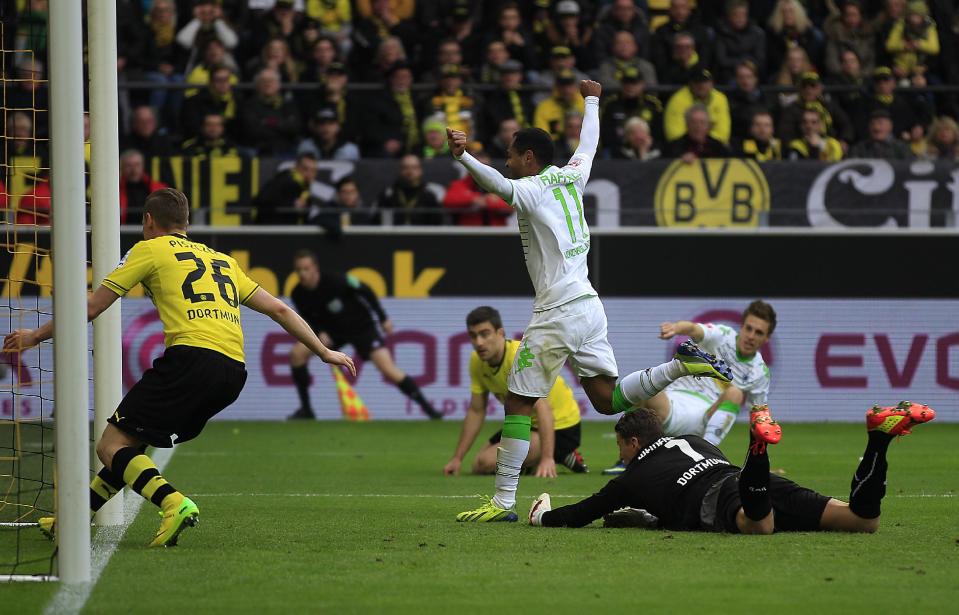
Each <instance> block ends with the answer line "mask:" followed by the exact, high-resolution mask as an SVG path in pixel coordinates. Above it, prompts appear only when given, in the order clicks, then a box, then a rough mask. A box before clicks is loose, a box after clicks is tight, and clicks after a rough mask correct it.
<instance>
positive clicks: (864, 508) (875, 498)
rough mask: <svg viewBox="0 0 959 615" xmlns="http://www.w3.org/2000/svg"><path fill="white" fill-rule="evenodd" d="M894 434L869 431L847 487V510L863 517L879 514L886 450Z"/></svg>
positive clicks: (884, 476)
mask: <svg viewBox="0 0 959 615" xmlns="http://www.w3.org/2000/svg"><path fill="white" fill-rule="evenodd" d="M893 437H894V436H890V435H889V434H887V433H883V432H881V431H870V432H869V440H868V441H867V442H866V452H865V453H863V455H862V461H860V462H859V467H858V468H857V469H856V473H855V474H854V475H853V477H852V485H850V487H849V510H851V511H852V512H853V513H855V514H856V516H858V517H862V518H863V519H875V518H876V517H878V516H879V505H880V503H881V502H882V498H883V497H884V496H885V495H886V470H887V469H888V468H889V464H887V463H886V450H887V449H888V448H889V443H890V442H892V439H893Z"/></svg>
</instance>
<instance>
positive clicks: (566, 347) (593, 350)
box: [509, 297, 619, 398]
mask: <svg viewBox="0 0 959 615" xmlns="http://www.w3.org/2000/svg"><path fill="white" fill-rule="evenodd" d="M567 359H568V360H569V362H570V364H571V365H572V367H573V372H574V373H575V374H576V375H577V376H579V377H580V378H591V377H593V376H599V375H606V376H610V377H612V378H616V377H617V376H618V374H619V371H618V370H617V369H616V357H615V356H613V347H612V346H610V345H609V341H607V339H606V310H604V309H603V302H602V301H600V300H599V297H581V298H579V299H574V300H573V301H570V302H569V303H565V304H563V305H560V306H557V307H555V308H552V309H549V310H544V311H542V312H536V313H534V314H533V319H532V320H531V321H530V323H529V327H527V328H526V332H525V333H524V334H523V341H522V342H521V343H520V348H519V350H518V351H517V352H516V356H515V357H514V359H513V367H512V369H511V370H510V374H509V390H510V392H511V393H516V394H517V395H523V396H525V397H536V398H540V397H547V396H548V395H549V391H550V389H552V388H553V383H554V382H555V381H556V376H557V375H559V371H560V370H561V369H562V368H563V365H564V364H565V363H566V361H567Z"/></svg>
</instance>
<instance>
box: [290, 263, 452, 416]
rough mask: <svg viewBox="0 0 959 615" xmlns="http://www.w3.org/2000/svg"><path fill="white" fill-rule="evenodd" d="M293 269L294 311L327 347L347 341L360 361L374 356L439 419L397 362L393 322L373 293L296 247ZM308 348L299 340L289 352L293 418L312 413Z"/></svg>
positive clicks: (375, 361)
mask: <svg viewBox="0 0 959 615" xmlns="http://www.w3.org/2000/svg"><path fill="white" fill-rule="evenodd" d="M293 268H294V269H295V270H296V273H297V274H298V275H299V276H300V283H299V284H297V285H296V287H295V288H294V289H293V292H291V293H290V298H291V299H292V300H293V305H294V306H295V307H296V311H297V312H299V314H300V316H302V317H303V320H305V321H306V322H307V323H309V325H310V326H311V327H312V328H313V330H314V331H315V332H316V334H317V336H318V337H319V338H320V339H321V340H325V342H324V343H325V344H326V345H327V346H328V347H329V348H336V349H338V348H342V347H343V346H345V345H347V344H349V345H351V346H353V349H354V350H355V351H356V353H357V354H358V355H360V357H361V358H362V359H363V360H364V361H372V362H373V364H374V365H375V366H376V369H378V370H379V371H380V373H381V374H383V376H384V377H385V378H386V379H387V380H389V381H390V382H392V383H393V384H395V385H396V386H397V387H399V389H400V390H401V391H402V392H403V394H404V395H406V396H407V397H409V398H410V399H412V400H413V401H414V402H416V403H417V404H418V405H419V407H420V408H421V409H422V410H423V413H424V414H426V415H427V416H429V417H430V418H431V419H441V418H443V415H442V414H441V413H440V412H438V411H437V410H436V409H435V408H433V406H432V405H431V404H430V402H429V401H428V400H427V399H426V397H424V396H423V393H422V391H420V388H419V387H418V386H417V385H416V383H415V382H413V379H412V378H410V377H409V376H407V375H406V373H405V372H404V371H403V370H401V369H400V368H399V367H397V366H396V363H394V362H393V356H392V355H391V354H390V350H389V348H387V347H386V342H385V340H384V337H385V336H386V335H389V334H390V333H392V332H393V323H392V322H390V319H389V318H388V317H387V315H386V312H385V311H384V310H383V306H381V305H380V302H379V299H377V298H376V293H374V292H373V290H372V289H371V288H370V287H369V286H367V285H366V284H363V283H362V282H360V281H359V280H357V279H356V278H354V277H353V276H351V275H345V274H342V273H338V272H330V271H324V272H322V273H321V272H320V264H319V260H318V259H317V256H316V254H314V253H313V252H310V251H309V250H300V251H298V252H297V253H296V254H295V255H294V257H293ZM310 355H311V353H310V351H309V349H307V347H306V346H304V345H303V344H300V343H297V344H296V345H294V346H293V349H292V350H291V351H290V368H291V371H292V375H293V383H294V384H295V385H296V392H297V394H298V395H299V397H300V408H299V409H298V410H297V411H296V412H294V413H293V414H292V415H290V417H289V418H291V419H312V418H315V415H314V413H313V407H312V405H311V403H310V372H309V371H308V370H307V367H306V364H307V362H308V361H309V359H310Z"/></svg>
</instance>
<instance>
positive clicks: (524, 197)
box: [507, 96, 599, 312]
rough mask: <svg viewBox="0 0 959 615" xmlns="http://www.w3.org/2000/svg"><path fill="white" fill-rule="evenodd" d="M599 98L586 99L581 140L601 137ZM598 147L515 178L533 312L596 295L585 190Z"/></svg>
mask: <svg viewBox="0 0 959 615" xmlns="http://www.w3.org/2000/svg"><path fill="white" fill-rule="evenodd" d="M598 108H599V99H597V98H595V97H593V96H589V97H587V99H586V115H585V117H584V118H583V128H582V132H581V135H580V144H581V145H582V144H584V143H592V142H595V141H597V140H598V137H599V112H598ZM591 133H595V136H596V139H593V138H592V137H593V135H592V134H591ZM594 153H595V147H594V148H592V149H589V148H588V147H579V148H577V150H576V153H574V154H573V157H572V158H570V160H569V162H568V163H567V164H566V166H564V167H562V168H559V167H556V166H554V165H550V166H548V167H546V168H545V169H543V171H542V172H541V173H540V174H539V175H535V176H531V177H524V178H522V179H518V180H512V181H511V182H510V183H511V184H512V185H513V195H512V199H510V200H508V201H507V202H508V203H509V204H510V205H512V206H513V208H514V209H515V210H516V217H517V220H518V222H519V234H520V238H521V239H522V241H523V255H524V256H525V258H526V269H527V271H529V277H530V279H531V280H532V282H533V288H534V290H535V291H536V299H535V300H534V302H533V311H534V312H541V311H543V310H548V309H550V308H554V307H557V306H559V305H563V304H564V303H569V302H570V301H572V300H573V299H577V298H579V297H584V296H590V295H593V296H595V295H596V291H595V290H594V289H593V285H592V284H591V283H590V281H589V267H588V266H587V258H588V254H589V226H588V225H587V224H586V213H585V212H584V211H583V193H584V192H585V190H586V182H587V181H588V180H589V173H590V170H591V169H592V166H593V155H594Z"/></svg>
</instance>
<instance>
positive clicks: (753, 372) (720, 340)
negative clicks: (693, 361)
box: [666, 323, 769, 406]
mask: <svg viewBox="0 0 959 615" xmlns="http://www.w3.org/2000/svg"><path fill="white" fill-rule="evenodd" d="M699 326H700V327H702V328H703V333H704V334H705V335H704V336H703V341H701V342H696V343H697V344H699V347H700V348H702V349H703V350H705V351H706V352H708V353H710V354H714V355H716V356H717V357H719V358H720V359H722V360H724V361H726V365H728V366H729V369H731V370H732V372H733V386H735V387H736V388H737V389H739V390H741V391H742V392H743V393H745V394H746V403H747V404H748V405H749V406H752V405H753V404H765V403H766V400H767V398H768V396H769V368H768V367H766V362H765V361H764V360H763V355H762V353H761V352H758V351H757V352H756V354H755V355H753V356H751V357H744V356H742V355H741V354H739V351H738V350H737V349H736V337H737V334H736V331H735V330H733V329H732V328H730V327H727V326H726V325H714V324H712V323H700V324H699ZM666 390H667V391H673V390H677V391H691V392H694V393H698V394H700V395H705V396H706V397H708V398H709V399H710V400H712V401H711V402H710V403H712V402H715V401H716V399H718V398H719V396H720V395H721V394H722V388H721V386H720V384H719V382H718V381H716V380H713V379H712V378H693V377H692V376H684V377H682V378H680V379H679V380H677V381H675V382H673V383H672V384H671V385H669V387H667V389H666Z"/></svg>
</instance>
